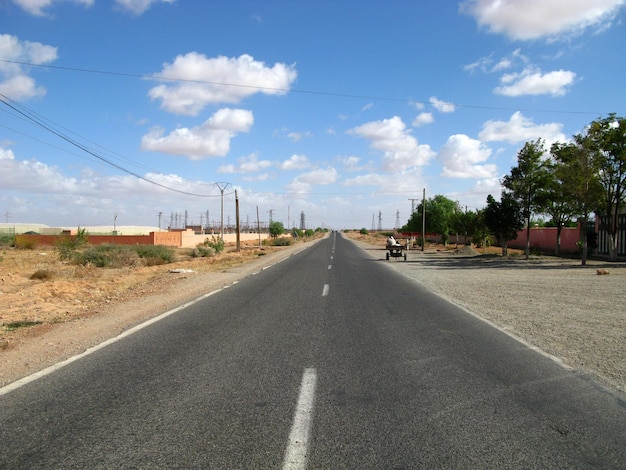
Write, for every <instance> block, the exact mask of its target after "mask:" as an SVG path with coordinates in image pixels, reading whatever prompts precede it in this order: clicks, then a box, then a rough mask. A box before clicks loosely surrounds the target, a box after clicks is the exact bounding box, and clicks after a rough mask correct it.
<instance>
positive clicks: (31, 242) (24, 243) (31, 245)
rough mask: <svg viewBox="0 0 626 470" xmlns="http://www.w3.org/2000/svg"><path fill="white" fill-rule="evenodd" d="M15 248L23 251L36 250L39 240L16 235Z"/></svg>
mask: <svg viewBox="0 0 626 470" xmlns="http://www.w3.org/2000/svg"><path fill="white" fill-rule="evenodd" d="M13 246H14V247H15V248H21V249H23V250H34V249H35V247H36V246H37V239H36V238H32V237H28V236H23V235H15V239H14V241H13Z"/></svg>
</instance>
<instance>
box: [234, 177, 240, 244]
mask: <svg viewBox="0 0 626 470" xmlns="http://www.w3.org/2000/svg"><path fill="white" fill-rule="evenodd" d="M235 217H237V222H236V227H237V248H236V250H237V253H239V252H240V251H241V236H240V234H239V197H238V196H237V190H236V189H235Z"/></svg>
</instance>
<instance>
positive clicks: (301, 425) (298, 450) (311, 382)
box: [283, 369, 317, 470]
mask: <svg viewBox="0 0 626 470" xmlns="http://www.w3.org/2000/svg"><path fill="white" fill-rule="evenodd" d="M316 385H317V371H316V370H315V369H304V375H303V376H302V384H301V385H300V397H299V398H298V405H297V406H296V412H295V414H294V417H293V425H292V426H291V433H290V434H289V443H288V445H287V451H286V452H285V461H284V463H283V470H297V469H305V468H306V459H307V452H308V450H309V439H310V437H311V425H312V423H313V403H314V401H315V386H316Z"/></svg>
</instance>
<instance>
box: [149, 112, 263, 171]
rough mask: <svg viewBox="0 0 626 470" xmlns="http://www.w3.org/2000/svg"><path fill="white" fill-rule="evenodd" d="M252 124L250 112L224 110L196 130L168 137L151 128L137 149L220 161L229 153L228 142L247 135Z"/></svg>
mask: <svg viewBox="0 0 626 470" xmlns="http://www.w3.org/2000/svg"><path fill="white" fill-rule="evenodd" d="M253 122H254V118H253V116H252V112H251V111H248V110H244V109H230V108H224V109H220V110H219V111H217V112H216V113H215V114H214V115H213V116H211V117H210V118H209V119H207V120H206V121H205V122H204V123H203V124H202V125H200V126H197V127H192V128H186V127H180V128H178V129H175V130H174V131H172V132H170V133H169V134H168V135H165V131H164V129H162V128H160V127H156V128H153V129H152V130H151V131H150V132H149V133H148V134H146V135H144V136H143V137H142V139H141V148H142V149H143V150H154V151H157V152H164V153H170V154H173V155H186V156H188V157H189V158H190V159H192V160H202V159H204V158H209V157H222V156H224V155H226V154H227V153H228V152H229V150H230V141H231V139H232V138H233V137H235V136H236V135H237V134H238V133H240V132H248V131H249V130H250V128H251V127H252V124H253Z"/></svg>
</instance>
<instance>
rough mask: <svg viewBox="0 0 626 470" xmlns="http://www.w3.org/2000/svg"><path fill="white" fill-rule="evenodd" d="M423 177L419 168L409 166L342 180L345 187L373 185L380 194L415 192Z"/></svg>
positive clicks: (408, 193)
mask: <svg viewBox="0 0 626 470" xmlns="http://www.w3.org/2000/svg"><path fill="white" fill-rule="evenodd" d="M422 179H423V176H422V169H421V168H410V169H408V170H404V171H399V172H397V173H393V174H380V173H368V174H364V175H359V176H355V177H354V178H349V179H346V180H345V181H343V183H342V185H343V186H346V187H359V186H374V187H376V189H375V191H374V192H375V193H376V194H380V195H398V194H407V195H413V194H415V191H416V188H419V187H420V186H421V183H420V182H421V181H422Z"/></svg>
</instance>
